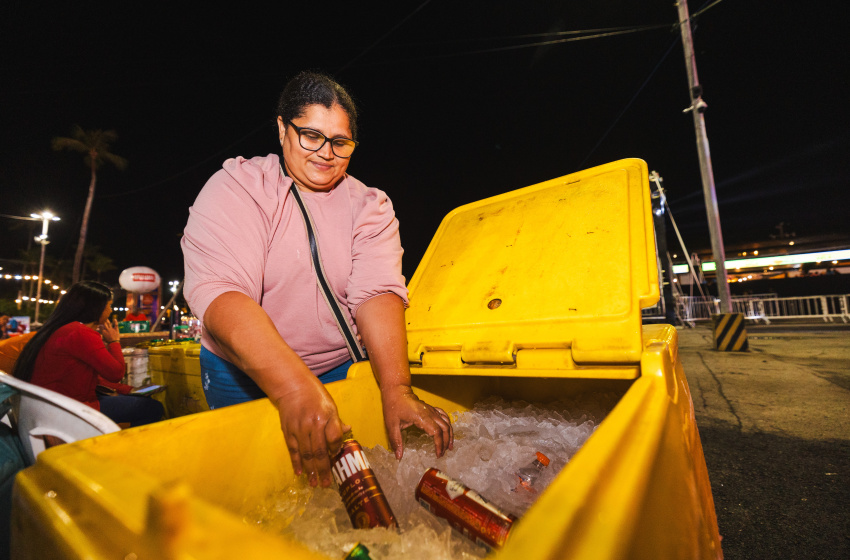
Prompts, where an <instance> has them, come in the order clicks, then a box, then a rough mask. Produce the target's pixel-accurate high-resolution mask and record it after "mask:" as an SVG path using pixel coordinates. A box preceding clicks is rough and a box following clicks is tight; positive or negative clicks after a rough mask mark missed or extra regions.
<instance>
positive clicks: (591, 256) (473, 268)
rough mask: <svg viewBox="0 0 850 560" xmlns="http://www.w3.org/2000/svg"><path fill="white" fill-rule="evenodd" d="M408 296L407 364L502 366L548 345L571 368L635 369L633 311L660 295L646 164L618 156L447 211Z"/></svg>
mask: <svg viewBox="0 0 850 560" xmlns="http://www.w3.org/2000/svg"><path fill="white" fill-rule="evenodd" d="M409 289H410V308H409V309H408V310H407V312H406V321H407V326H408V333H407V336H408V357H409V359H410V361H411V363H413V364H422V363H423V362H424V363H426V364H427V363H428V358H427V356H428V355H434V356H436V355H438V354H442V355H449V354H452V355H455V356H458V355H459V359H456V360H455V362H454V363H456V364H458V365H460V364H464V365H468V364H482V365H487V364H509V363H512V362H513V363H516V361H517V353H518V352H521V351H524V350H547V349H557V350H560V351H561V352H563V351H565V350H566V349H569V354H570V355H571V359H572V361H573V362H574V363H575V364H612V365H616V364H623V363H632V364H633V363H637V362H639V361H640V356H641V348H642V343H641V308H643V307H649V306H651V305H654V304H655V303H656V302H657V301H658V297H659V293H658V269H657V264H656V251H655V236H654V230H653V222H652V210H651V201H650V191H649V179H648V175H647V166H646V163H645V162H644V161H642V160H639V159H624V160H620V161H616V162H613V163H609V164H607V165H602V166H600V167H595V168H592V169H588V170H585V171H581V172H578V173H574V174H571V175H567V176H565V177H560V178H558V179H553V180H551V181H546V182H545V183H540V184H537V185H532V186H530V187H526V188H523V189H519V190H516V191H512V192H509V193H505V194H502V195H498V196H494V197H492V198H487V199H484V200H480V201H478V202H474V203H471V204H467V205H465V206H461V207H460V208H457V209H455V210H454V211H452V212H451V213H449V214H448V215H447V216H446V217H445V218H444V219H443V222H442V223H441V224H440V227H439V229H438V230H437V233H436V234H435V236H434V238H433V239H432V240H431V244H430V245H429V246H428V250H427V251H426V252H425V256H424V257H423V258H422V261H421V262H420V264H419V267H418V268H417V269H416V272H415V274H414V275H413V278H412V279H411V281H410V285H409ZM529 355H530V354H529ZM438 361H439V362H440V363H442V364H446V363H448V364H451V363H452V361H451V360H449V361H446V360H438ZM431 363H437V362H436V361H433V360H432V362H431ZM443 369H445V368H443Z"/></svg>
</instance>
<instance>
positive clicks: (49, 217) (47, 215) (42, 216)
mask: <svg viewBox="0 0 850 560" xmlns="http://www.w3.org/2000/svg"><path fill="white" fill-rule="evenodd" d="M30 216H31V217H33V218H34V219H36V220H41V235H38V236H36V238H35V240H36V241H37V242H38V243H41V260H40V261H39V263H38V287H37V288H36V290H35V320H34V322H35V323H38V312H39V308H40V307H41V283H42V282H43V280H44V250H45V248H46V247H47V244H48V243H50V241H48V240H47V226H48V225H49V224H50V222H57V221H59V216H55V215H54V214H53V212H51V211H49V210H44V211H43V212H40V213H38V214H30Z"/></svg>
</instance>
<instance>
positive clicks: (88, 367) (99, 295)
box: [13, 281, 163, 426]
mask: <svg viewBox="0 0 850 560" xmlns="http://www.w3.org/2000/svg"><path fill="white" fill-rule="evenodd" d="M111 312H112V292H111V290H110V289H109V287H108V286H105V285H104V284H101V283H99V282H88V281H86V282H78V283H77V284H74V285H73V286H71V288H70V289H69V290H68V292H67V293H66V294H65V295H64V296H62V299H60V300H59V303H58V304H57V305H56V310H55V311H54V312H53V314H52V315H51V316H50V318H49V319H47V321H45V322H44V325H43V326H42V327H41V329H39V330H38V333H37V334H36V335H35V336H34V337H33V338H32V340H30V342H29V343H28V344H27V345H26V346H25V347H24V351H23V352H21V356H20V357H19V358H18V362H17V363H16V364H15V369H14V372H13V374H14V376H15V377H17V378H19V379H23V380H24V381H29V382H30V383H33V384H35V385H38V386H40V387H44V388H46V389H50V390H52V391H56V392H57V393H61V394H63V395H66V396H69V397H71V398H74V399H76V400H78V401H80V402H83V403H85V404H87V405H89V406H91V407H92V408H94V409H97V410H100V411H101V412H103V413H104V414H105V415H106V416H108V417H109V418H111V419H112V420H113V421H114V422H116V423H122V422H128V423H130V425H131V426H141V425H143V424H149V423H151V422H156V421H158V420H160V419H161V418H162V414H163V407H162V404H161V403H160V402H158V401H156V400H153V399H150V398H144V397H134V396H129V395H128V394H129V393H130V392H131V391H132V387H130V386H129V385H124V384H123V383H120V381H121V379H122V378H123V377H124V371H125V365H124V355H123V354H122V352H121V344H120V342H119V337H120V335H119V334H118V323H117V322H116V321H115V320H114V319H113V320H112V321H109V315H110V314H111ZM98 385H106V386H108V387H110V388H112V389H114V390H116V391H117V392H118V393H119V394H118V395H115V396H98V394H97V392H96V387H97V386H98Z"/></svg>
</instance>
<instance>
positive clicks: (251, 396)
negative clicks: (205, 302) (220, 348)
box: [201, 346, 354, 409]
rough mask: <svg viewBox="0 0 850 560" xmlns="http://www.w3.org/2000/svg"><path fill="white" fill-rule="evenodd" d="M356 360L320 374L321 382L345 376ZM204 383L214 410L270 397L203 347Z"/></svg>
mask: <svg viewBox="0 0 850 560" xmlns="http://www.w3.org/2000/svg"><path fill="white" fill-rule="evenodd" d="M353 363H354V362H352V361H351V360H348V361H347V362H345V363H344V364H341V365H338V366H337V367H335V368H333V369H332V370H330V371H326V372H325V373H323V374H321V375H319V381H321V382H322V383H330V382H332V381H339V380H340V379H345V377H346V375H347V374H348V368H349V367H350V366H351V364H353ZM201 382H202V383H203V387H204V395H205V396H206V398H207V404H208V405H209V406H210V409H216V408H221V407H223V406H230V405H232V404H240V403H244V402H248V401H253V400H256V399H264V398H266V394H265V393H263V390H262V389H260V387H259V386H258V385H257V384H256V383H254V380H253V379H251V378H250V377H248V375H247V374H246V373H245V372H243V371H242V370H241V369H239V368H237V367H236V366H234V365H233V364H231V363H230V362H228V361H227V360H225V359H224V358H219V357H218V356H216V355H215V354H213V353H212V352H210V351H209V350H207V349H206V348H204V347H203V346H202V347H201Z"/></svg>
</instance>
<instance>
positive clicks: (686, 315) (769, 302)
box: [676, 294, 850, 325]
mask: <svg viewBox="0 0 850 560" xmlns="http://www.w3.org/2000/svg"><path fill="white" fill-rule="evenodd" d="M732 312H733V313H742V314H743V315H744V318H746V319H748V320H751V321H762V322H764V323H766V324H770V322H771V321H774V320H778V319H798V320H799V319H813V320H821V321H824V322H832V321H834V320H835V319H841V320H842V321H843V322H845V323H847V322H850V294H844V295H830V296H803V297H785V298H780V297H776V296H775V295H772V294H771V295H766V296H745V297H735V298H732ZM718 313H720V300H719V299H717V298H714V297H690V296H679V297H677V298H676V315H677V316H678V317H679V319H680V320H681V321H682V322H683V323H685V324H689V325H692V324H693V323H694V322H697V321H710V320H711V316H712V315H716V314H718Z"/></svg>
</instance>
